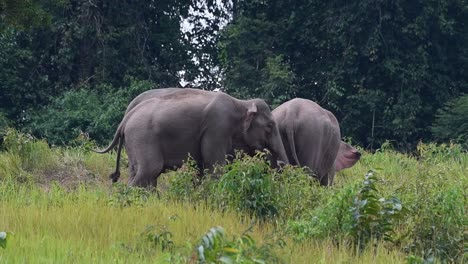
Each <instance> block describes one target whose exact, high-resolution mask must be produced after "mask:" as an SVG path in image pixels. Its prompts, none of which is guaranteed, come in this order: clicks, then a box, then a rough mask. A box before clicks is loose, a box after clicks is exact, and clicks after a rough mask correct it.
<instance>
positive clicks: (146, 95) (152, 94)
mask: <svg viewBox="0 0 468 264" xmlns="http://www.w3.org/2000/svg"><path fill="white" fill-rule="evenodd" d="M181 90H183V88H157V89H151V90H148V91H145V92H142V93H141V94H139V95H138V96H137V97H135V98H134V99H133V100H132V101H131V102H130V103H129V104H128V106H127V109H126V110H125V115H126V114H127V113H128V112H130V111H131V110H132V109H133V108H135V106H137V105H138V104H139V103H141V102H143V101H145V100H147V99H151V98H157V97H161V96H164V95H167V94H170V93H173V92H178V91H181ZM125 115H124V116H125ZM122 145H123V140H120V139H118V147H117V162H116V163H117V164H116V167H117V168H116V170H115V172H114V173H112V174H111V175H110V178H111V179H112V182H117V181H118V179H119V178H120V170H119V167H120V155H121V153H122ZM95 152H97V153H106V152H107V151H106V152H103V151H99V150H95Z"/></svg>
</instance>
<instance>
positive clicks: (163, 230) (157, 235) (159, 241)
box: [141, 226, 174, 251]
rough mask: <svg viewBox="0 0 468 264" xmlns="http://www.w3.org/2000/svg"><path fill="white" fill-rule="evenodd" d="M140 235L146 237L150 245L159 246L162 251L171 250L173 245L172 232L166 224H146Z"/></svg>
mask: <svg viewBox="0 0 468 264" xmlns="http://www.w3.org/2000/svg"><path fill="white" fill-rule="evenodd" d="M141 236H143V237H144V238H146V240H147V241H149V242H150V243H151V244H152V245H154V246H156V247H160V248H161V250H162V251H166V250H168V251H172V249H173V247H174V241H172V233H171V232H170V231H169V230H168V229H167V227H166V226H162V227H159V228H158V227H157V226H147V227H146V228H145V231H143V232H142V233H141Z"/></svg>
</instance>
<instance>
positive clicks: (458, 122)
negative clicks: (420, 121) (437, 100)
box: [431, 94, 468, 149]
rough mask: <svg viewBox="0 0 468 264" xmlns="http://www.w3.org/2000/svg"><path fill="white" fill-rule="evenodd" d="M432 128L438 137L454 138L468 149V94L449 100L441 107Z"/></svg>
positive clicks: (443, 138)
mask: <svg viewBox="0 0 468 264" xmlns="http://www.w3.org/2000/svg"><path fill="white" fill-rule="evenodd" d="M431 130H432V134H433V135H434V137H435V138H436V139H438V140H441V141H449V140H454V141H456V142H459V143H460V144H462V145H463V146H464V147H465V149H468V94H466V95H462V96H460V97H457V98H455V99H453V100H451V101H449V102H447V103H446V104H445V105H444V107H443V108H441V109H439V110H438V111H437V114H436V119H435V121H434V124H433V126H432V128H431Z"/></svg>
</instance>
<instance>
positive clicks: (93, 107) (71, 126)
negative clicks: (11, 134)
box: [25, 80, 153, 144]
mask: <svg viewBox="0 0 468 264" xmlns="http://www.w3.org/2000/svg"><path fill="white" fill-rule="evenodd" d="M152 87H153V85H152V84H151V83H150V82H146V81H135V80H132V82H131V84H130V86H129V87H126V88H123V89H116V88H114V87H111V86H109V85H105V84H104V85H100V86H98V87H95V88H94V89H92V90H91V89H90V88H89V87H85V86H84V87H80V88H79V89H77V90H69V91H67V92H65V93H63V94H62V95H61V96H59V97H56V98H54V99H53V100H52V102H51V103H50V104H49V105H47V106H46V107H44V108H42V109H39V110H36V111H35V112H33V113H32V114H30V115H29V116H28V120H27V121H28V124H27V125H26V126H25V129H27V130H30V131H31V132H32V133H33V134H34V135H36V136H38V137H41V138H47V140H48V141H49V142H50V143H52V144H69V143H70V142H72V141H73V140H74V139H75V138H77V137H78V136H79V135H80V134H81V133H85V134H89V136H90V138H92V139H94V140H96V141H97V142H98V143H100V144H107V143H109V141H110V140H111V139H112V137H113V135H114V133H115V130H116V129H117V127H118V125H119V123H120V121H121V120H122V117H123V114H124V112H125V109H126V107H127V104H128V103H129V102H130V101H131V99H133V97H134V96H136V95H137V94H138V93H140V92H142V91H144V90H148V89H150V88H152ZM31 112H32V111H31Z"/></svg>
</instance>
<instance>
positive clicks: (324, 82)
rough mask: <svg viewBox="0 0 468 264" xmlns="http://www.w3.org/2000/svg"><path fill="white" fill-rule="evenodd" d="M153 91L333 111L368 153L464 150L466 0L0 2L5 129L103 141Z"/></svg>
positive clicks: (0, 111) (56, 139) (60, 139)
mask: <svg viewBox="0 0 468 264" xmlns="http://www.w3.org/2000/svg"><path fill="white" fill-rule="evenodd" d="M158 87H197V88H202V89H216V88H218V89H221V90H222V91H225V92H227V93H229V94H231V95H233V96H236V97H238V98H252V97H261V98H264V99H266V100H267V101H268V102H269V104H270V105H271V106H272V107H275V106H277V105H279V104H281V103H282V102H285V101H287V100H289V99H291V98H294V97H302V98H308V99H311V100H314V101H316V102H318V103H319V104H320V105H322V106H323V107H325V108H327V109H329V110H330V111H332V112H333V113H335V115H336V116H337V118H338V120H339V121H340V124H341V129H342V135H343V136H344V137H346V138H347V140H351V141H352V142H353V143H354V144H358V145H361V146H362V147H364V148H377V147H379V146H380V145H381V144H382V143H383V142H385V141H387V140H388V141H390V143H391V144H392V145H394V146H395V147H396V148H398V149H400V150H406V151H408V150H411V149H413V148H414V147H415V146H416V144H417V143H418V142H419V141H424V142H426V141H449V140H455V141H458V142H460V143H462V144H465V146H466V145H467V142H468V95H466V94H467V92H468V2H467V1H466V0H439V1H432V0H431V1H423V0H417V1H400V0H397V1H388V0H364V1H336V0H332V1H319V0H308V1H304V0H296V1H286V0H276V1H260V0H250V1H247V0H246V1H239V0H233V1H227V2H225V1H201V0H166V1H143V0H135V1H118V2H116V1H110V0H86V1H85V0H0V130H2V129H3V128H5V127H15V128H17V129H20V130H23V131H25V132H30V133H32V134H33V135H35V136H37V137H44V138H47V140H48V142H49V143H52V144H58V145H60V144H70V143H72V142H73V141H74V140H75V139H76V138H77V137H78V135H80V133H81V134H87V135H89V136H90V137H91V139H94V140H96V141H97V142H98V143H100V144H105V143H106V142H107V141H108V140H109V139H110V138H111V136H112V134H113V132H114V130H115V128H116V127H117V125H118V123H119V121H120V119H121V118H122V116H123V113H124V111H125V107H126V105H127V104H128V102H129V101H130V100H131V99H132V98H133V97H135V96H136V95H137V94H139V93H140V92H142V91H144V90H147V89H151V88H158Z"/></svg>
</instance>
